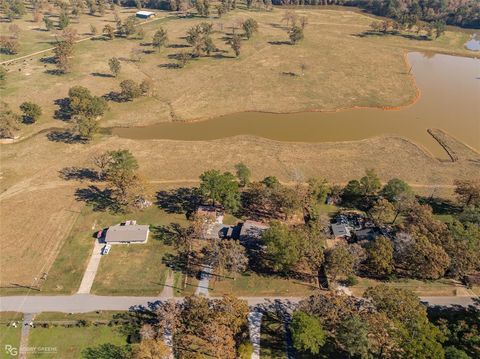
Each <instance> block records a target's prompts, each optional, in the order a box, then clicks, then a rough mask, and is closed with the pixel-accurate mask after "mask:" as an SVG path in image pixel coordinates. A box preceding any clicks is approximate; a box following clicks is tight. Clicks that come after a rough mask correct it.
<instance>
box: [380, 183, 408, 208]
mask: <svg viewBox="0 0 480 359" xmlns="http://www.w3.org/2000/svg"><path fill="white" fill-rule="evenodd" d="M380 194H381V195H382V196H383V197H385V198H386V199H388V200H389V201H390V202H392V203H393V202H396V201H397V200H398V199H399V198H401V196H405V195H411V194H413V191H412V188H411V187H410V186H409V185H408V183H406V182H405V181H402V180H401V179H398V178H392V179H391V180H390V181H388V182H387V184H386V185H385V186H383V188H382V191H381V193H380Z"/></svg>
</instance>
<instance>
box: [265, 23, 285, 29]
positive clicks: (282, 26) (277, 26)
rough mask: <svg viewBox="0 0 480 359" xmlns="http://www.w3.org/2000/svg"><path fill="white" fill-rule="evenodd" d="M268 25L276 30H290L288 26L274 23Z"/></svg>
mask: <svg viewBox="0 0 480 359" xmlns="http://www.w3.org/2000/svg"><path fill="white" fill-rule="evenodd" d="M268 25H270V26H271V27H273V28H275V29H280V30H288V29H289V27H288V26H286V25H282V24H276V23H273V22H272V23H270V24H268Z"/></svg>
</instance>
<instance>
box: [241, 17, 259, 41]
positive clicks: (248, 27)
mask: <svg viewBox="0 0 480 359" xmlns="http://www.w3.org/2000/svg"><path fill="white" fill-rule="evenodd" d="M242 27H243V31H245V37H246V38H247V39H250V38H251V37H252V35H253V34H254V33H255V32H257V31H258V23H257V22H256V21H255V20H254V19H252V18H250V19H247V20H245V21H244V22H243V24H242Z"/></svg>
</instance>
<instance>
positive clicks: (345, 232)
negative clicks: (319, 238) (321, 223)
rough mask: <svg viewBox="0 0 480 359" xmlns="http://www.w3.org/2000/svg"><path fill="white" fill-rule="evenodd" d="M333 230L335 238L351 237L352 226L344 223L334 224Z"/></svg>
mask: <svg viewBox="0 0 480 359" xmlns="http://www.w3.org/2000/svg"><path fill="white" fill-rule="evenodd" d="M332 232H333V235H334V236H335V238H337V237H350V228H349V227H348V226H347V225H346V224H344V223H334V224H332Z"/></svg>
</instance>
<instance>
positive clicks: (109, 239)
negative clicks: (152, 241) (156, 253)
mask: <svg viewBox="0 0 480 359" xmlns="http://www.w3.org/2000/svg"><path fill="white" fill-rule="evenodd" d="M149 232H150V230H149V226H148V225H143V224H137V223H136V222H135V221H127V222H125V223H121V224H116V225H114V226H111V227H109V228H108V230H107V234H106V235H105V242H106V243H146V242H147V240H148V233H149Z"/></svg>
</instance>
